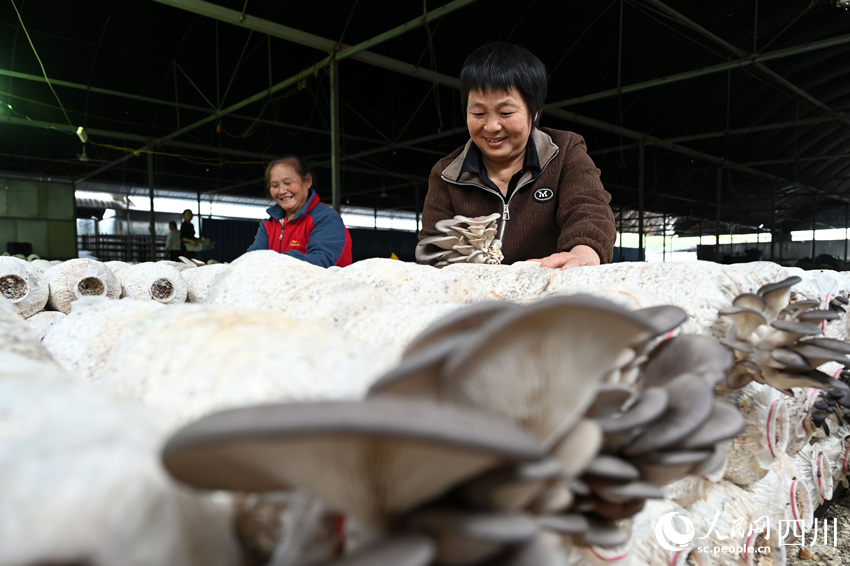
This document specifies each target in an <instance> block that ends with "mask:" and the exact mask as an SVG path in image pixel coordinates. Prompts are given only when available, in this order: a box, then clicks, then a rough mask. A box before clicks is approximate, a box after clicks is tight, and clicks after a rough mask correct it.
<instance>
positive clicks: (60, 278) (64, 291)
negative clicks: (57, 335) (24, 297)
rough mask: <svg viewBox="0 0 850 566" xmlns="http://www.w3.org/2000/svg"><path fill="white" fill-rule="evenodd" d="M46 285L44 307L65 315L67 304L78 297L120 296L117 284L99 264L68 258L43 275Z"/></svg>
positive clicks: (67, 309)
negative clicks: (48, 291) (48, 292)
mask: <svg viewBox="0 0 850 566" xmlns="http://www.w3.org/2000/svg"><path fill="white" fill-rule="evenodd" d="M44 277H45V278H46V279H47V282H48V284H49V286H50V297H49V298H48V300H47V306H48V307H50V308H51V309H53V310H57V311H61V312H64V313H65V314H68V313H69V312H71V303H73V302H74V301H76V300H78V299H80V298H82V297H107V298H109V299H118V298H120V297H121V283H120V282H119V281H118V278H117V277H116V276H115V274H114V273H113V272H112V271H111V270H110V269H109V268H108V267H106V266H105V265H104V264H103V263H101V262H99V261H96V260H93V259H88V258H76V259H69V260H68V261H64V262H62V263H60V264H58V265H55V266H53V267H51V268H50V269H48V270H47V271H45V272H44Z"/></svg>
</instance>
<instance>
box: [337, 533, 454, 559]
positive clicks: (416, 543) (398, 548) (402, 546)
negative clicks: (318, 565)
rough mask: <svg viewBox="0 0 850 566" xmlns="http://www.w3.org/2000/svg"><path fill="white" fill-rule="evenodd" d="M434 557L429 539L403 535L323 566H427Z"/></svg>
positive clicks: (434, 551) (434, 545)
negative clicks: (385, 565)
mask: <svg viewBox="0 0 850 566" xmlns="http://www.w3.org/2000/svg"><path fill="white" fill-rule="evenodd" d="M436 556H437V545H436V544H435V543H434V541H433V540H431V538H430V537H427V536H425V535H421V534H412V533H405V534H401V535H396V536H393V537H391V538H384V539H381V540H379V541H377V542H375V543H373V544H370V545H368V546H367V547H365V548H363V549H361V550H359V551H357V552H355V553H354V554H351V555H349V556H346V557H344V558H340V559H338V560H334V561H333V562H329V563H326V564H325V565H324V566H375V565H377V564H387V565H389V564H392V566H429V565H430V564H432V563H433V561H434V558H435V557H436Z"/></svg>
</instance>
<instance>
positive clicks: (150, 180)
mask: <svg viewBox="0 0 850 566" xmlns="http://www.w3.org/2000/svg"><path fill="white" fill-rule="evenodd" d="M147 155H148V198H150V201H151V219H150V233H151V250H150V251H151V259H150V260H151V261H156V260H157V257H156V213H155V212H154V207H153V155H152V154H150V153H148V154H147Z"/></svg>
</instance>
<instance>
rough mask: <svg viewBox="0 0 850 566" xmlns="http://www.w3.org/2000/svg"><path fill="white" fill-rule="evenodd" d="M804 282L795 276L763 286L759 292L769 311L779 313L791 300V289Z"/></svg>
mask: <svg viewBox="0 0 850 566" xmlns="http://www.w3.org/2000/svg"><path fill="white" fill-rule="evenodd" d="M802 280H803V279H802V278H801V277H798V276H797V275H793V276H791V277H788V278H786V279H783V280H782V281H777V282H776V283H768V284H767V285H762V286H761V287H760V288H759V290H758V294H759V295H761V296H762V297H764V300H765V303H766V304H767V308H768V310H770V311H771V312H773V313H778V312H779V311H781V310H782V309H783V308H784V307H785V306H786V305H787V304H788V302H789V300H790V299H791V287H793V286H794V285H796V284H797V283H799V282H800V281H802Z"/></svg>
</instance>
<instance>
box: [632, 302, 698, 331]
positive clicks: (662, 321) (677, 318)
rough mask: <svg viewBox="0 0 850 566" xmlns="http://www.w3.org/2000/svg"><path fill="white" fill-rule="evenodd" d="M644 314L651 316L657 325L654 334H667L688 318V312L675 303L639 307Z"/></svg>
mask: <svg viewBox="0 0 850 566" xmlns="http://www.w3.org/2000/svg"><path fill="white" fill-rule="evenodd" d="M637 312H639V313H640V314H642V315H645V316H646V317H647V318H649V319H650V320H651V321H652V322H653V323H654V325H655V331H654V332H655V334H654V336H660V335H661V334H666V333H667V332H670V331H672V330H675V329H676V328H678V327H679V326H681V325H682V324H683V323H684V322H685V321H687V320H688V313H687V312H686V311H685V310H684V309H683V308H681V307H677V306H675V305H657V306H654V307H646V308H643V309H639V310H638V311H637Z"/></svg>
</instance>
